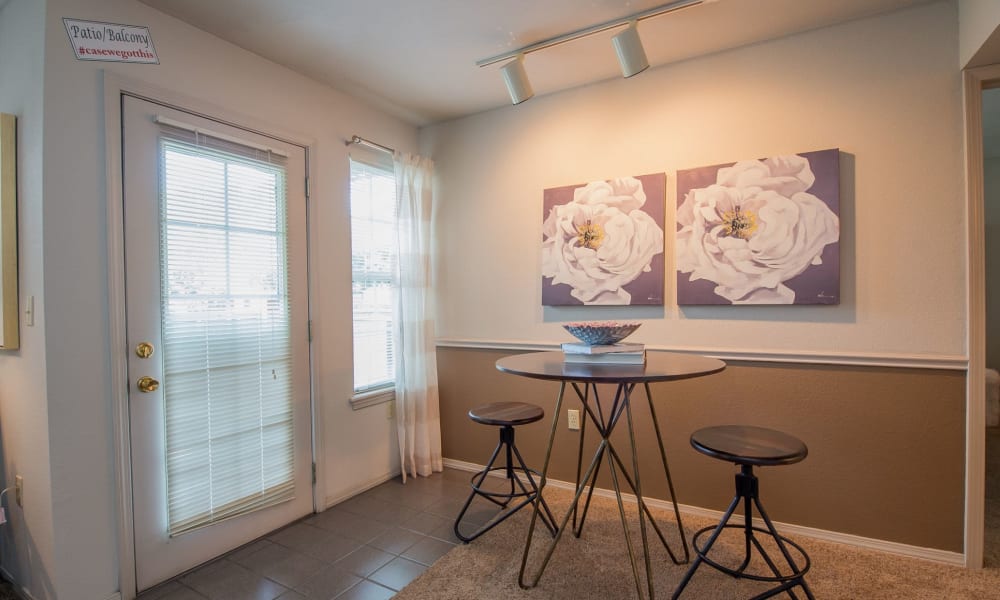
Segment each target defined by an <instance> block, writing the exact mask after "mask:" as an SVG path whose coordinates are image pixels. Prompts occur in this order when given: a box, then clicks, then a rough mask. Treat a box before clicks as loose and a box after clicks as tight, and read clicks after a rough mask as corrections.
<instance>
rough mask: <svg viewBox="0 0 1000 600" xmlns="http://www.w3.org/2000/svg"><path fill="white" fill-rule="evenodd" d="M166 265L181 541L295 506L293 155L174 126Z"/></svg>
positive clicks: (168, 428) (174, 506)
mask: <svg viewBox="0 0 1000 600" xmlns="http://www.w3.org/2000/svg"><path fill="white" fill-rule="evenodd" d="M161 126H162V133H161V137H160V142H159V144H160V170H159V173H160V177H159V179H160V181H159V196H160V198H159V201H160V261H161V265H160V266H161V288H160V298H161V312H160V314H161V320H162V323H161V326H162V336H163V341H162V347H163V359H162V360H163V388H162V389H163V396H164V415H165V423H164V428H165V440H166V467H167V468H166V472H167V496H168V498H167V507H168V513H169V514H168V523H169V533H170V535H171V536H175V535H178V534H180V533H183V532H185V531H190V530H192V529H195V528H198V527H202V526H204V525H207V524H210V523H214V522H217V521H220V520H222V519H226V518H229V517H233V516H236V515H239V514H242V513H245V512H248V511H251V510H256V509H259V508H263V507H266V506H271V505H274V504H277V503H279V502H283V501H286V500H289V499H291V498H292V497H293V490H294V469H293V466H294V464H293V463H294V452H293V429H292V425H293V423H292V416H293V415H292V385H291V379H290V378H291V362H292V353H291V339H290V315H289V297H288V286H287V281H288V260H287V252H286V210H285V206H286V205H285V202H286V199H285V167H284V158H283V157H281V156H278V155H276V154H275V153H272V152H270V151H268V150H266V149H259V148H253V147H249V146H243V145H241V144H239V143H236V142H234V141H232V140H231V139H221V138H216V137H212V136H207V135H204V134H203V133H200V132H196V131H191V130H187V129H183V128H178V127H171V126H169V125H162V124H161Z"/></svg>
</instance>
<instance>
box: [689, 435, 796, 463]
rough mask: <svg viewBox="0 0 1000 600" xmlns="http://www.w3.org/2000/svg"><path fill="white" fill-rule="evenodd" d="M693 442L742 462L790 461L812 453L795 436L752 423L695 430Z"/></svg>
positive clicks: (720, 456) (717, 455) (723, 457)
mask: <svg viewBox="0 0 1000 600" xmlns="http://www.w3.org/2000/svg"><path fill="white" fill-rule="evenodd" d="M691 445H692V446H693V447H694V449H695V450H697V451H698V452H701V453H702V454H705V455H707V456H711V457H712V458H718V459H720V460H725V461H728V462H733V463H736V464H739V465H760V466H770V465H790V464H793V463H797V462H799V461H800V460H802V459H804V458H805V457H806V455H807V454H809V449H808V448H806V445H805V443H804V442H803V441H802V440H800V439H799V438H797V437H795V436H792V435H788V434H787V433H783V432H781V431H775V430H774V429H766V428H764V427H751V426H748V425H719V426H715V427H706V428H704V429H699V430H698V431H695V432H694V433H692V434H691Z"/></svg>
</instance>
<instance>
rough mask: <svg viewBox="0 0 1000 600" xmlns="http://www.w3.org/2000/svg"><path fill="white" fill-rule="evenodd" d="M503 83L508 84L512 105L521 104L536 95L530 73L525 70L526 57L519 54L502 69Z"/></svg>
mask: <svg viewBox="0 0 1000 600" xmlns="http://www.w3.org/2000/svg"><path fill="white" fill-rule="evenodd" d="M500 72H501V73H503V82H504V83H505V84H507V93H508V94H510V101H511V103H512V104H520V103H522V102H524V101H525V100H527V99H528V98H531V97H532V96H534V95H535V92H534V91H533V90H532V89H531V82H530V81H528V73H527V71H525V70H524V55H523V54H518V55H517V56H516V57H515V58H514V60H512V61H510V62H509V63H507V64H505V65H504V66H502V67H500Z"/></svg>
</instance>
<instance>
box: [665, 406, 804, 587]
mask: <svg viewBox="0 0 1000 600" xmlns="http://www.w3.org/2000/svg"><path fill="white" fill-rule="evenodd" d="M691 445H692V446H693V447H694V449H695V450H697V451H698V452H701V453H702V454H705V455H707V456H711V457H712V458H718V459H719V460H725V461H729V462H732V463H735V464H737V465H739V466H740V472H739V473H737V474H736V496H735V497H734V498H733V501H732V502H731V503H730V504H729V508H728V509H727V510H726V514H725V515H723V517H722V520H721V521H720V522H719V524H718V525H717V526H715V527H706V528H704V529H701V530H699V531H698V532H697V533H695V534H694V537H693V538H691V546H692V547H693V548H694V551H695V554H697V557H695V559H694V562H693V563H692V564H691V567H690V568H689V569H688V571H687V573H686V574H685V575H684V579H682V580H681V582H680V584H679V585H678V586H677V589H676V590H675V591H674V595H673V598H674V599H676V598H679V597H680V595H681V592H683V591H684V588H685V587H686V586H687V584H688V582H690V581H691V577H692V576H694V573H695V571H697V570H698V567H700V566H701V563H706V564H708V565H709V566H710V567H713V568H715V569H717V570H719V571H721V572H723V573H726V574H728V575H732V576H733V577H736V578H737V579H739V578H744V579H752V580H755V581H769V582H773V583H777V584H778V585H777V587H774V588H772V589H769V590H767V591H765V592H763V593H761V594H758V595H757V596H754V597H753V599H752V600H758V599H762V598H770V597H772V596H776V595H778V594H780V593H782V592H786V593H787V594H788V595H789V596H791V597H792V598H793V599H795V600H798V597H797V596H796V595H795V593H794V591H793V590H792V588H794V587H796V586H798V587H801V588H802V591H803V592H804V593H805V595H806V597H808V598H809V599H810V600H813V595H812V591H811V590H810V589H809V586H808V585H806V580H805V574H806V572H807V571H809V566H810V561H809V555H808V554H806V551H805V550H803V549H802V546H799V545H798V544H796V543H795V542H793V541H792V540H790V539H788V538H786V537H784V536H782V535H780V534H779V533H778V531H777V530H776V529H775V528H774V524H773V523H771V519H770V518H768V516H767V513H766V512H765V511H764V507H763V506H762V505H761V503H760V495H759V486H758V482H757V476H756V475H754V474H753V468H754V466H764V467H766V466H773V465H790V464H793V463H797V462H799V461H801V460H802V459H804V458H805V457H806V455H807V454H808V453H809V449H808V448H806V445H805V444H804V443H803V442H802V440H800V439H798V438H796V437H794V436H791V435H788V434H787V433H782V432H780V431H775V430H773V429H765V428H763V427H750V426H743V425H722V426H718V427H706V428H704V429H699V430H698V431H695V432H694V433H692V434H691ZM740 501H742V502H743V518H744V522H743V524H742V525H735V524H734V525H730V524H729V519H730V518H731V517H732V516H733V512H734V511H735V510H736V507H737V506H739V504H740ZM754 506H756V507H757V512H758V513H760V517H761V519H762V520H763V521H764V525H765V527H754V526H753V507H754ZM726 528H740V529H743V532H744V540H745V550H744V558H743V562H742V563H741V564H740V565H739V566H738V567H736V568H732V567H726V566H723V565H721V564H719V563H717V562H715V561H713V560H712V559H710V558H708V553H709V551H710V550H711V549H712V546H713V545H714V544H715V542H716V540H718V539H719V536H720V535H721V534H722V532H723V530H725V529H726ZM709 531H711V532H712V535H711V536H709V538H708V541H707V542H706V543H705V545H704V546H703V547H700V548H699V547H698V539H699V538H701V537H702V536H703V535H704V534H706V533H708V532H709ZM757 534H760V535H763V536H766V537H770V538H771V539H772V540H774V543H775V545H776V546H777V547H778V549H779V550H780V551H781V554H782V556H783V557H784V559H785V562H786V563H787V564H788V568H789V569H790V572H789V573H787V574H784V575H783V574H782V573H781V570H780V569H779V568H778V565H777V564H776V563H775V561H774V559H773V558H771V556H770V555H769V554H768V553H767V552H766V551H765V550H764V547H763V546H761V543H760V541H759V540H758V539H757V537H758V535H757ZM789 546H791V547H792V548H794V549H795V551H796V552H797V553H798V554H800V555H801V558H802V559H803V561H804V566H803V567H802V568H799V567H798V565H797V563H796V562H795V560H794V559H793V557H792V553H791V552H789ZM754 548H756V550H757V552H758V553H759V554H760V556H761V558H763V559H764V562H765V563H767V566H768V568H769V569H770V570H771V572H772V573H773V575H758V574H754V573H747V572H746V568H747V567H748V566H749V565H750V559H751V557H752V552H753V549H754Z"/></svg>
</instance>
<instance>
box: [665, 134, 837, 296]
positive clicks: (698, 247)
mask: <svg viewBox="0 0 1000 600" xmlns="http://www.w3.org/2000/svg"><path fill="white" fill-rule="evenodd" d="M677 204H678V206H677V303H678V304H680V305H704V304H838V303H839V302H840V255H839V253H840V218H839V213H840V151H839V150H838V149H832V150H820V151H817V152H803V153H801V154H793V155H788V156H775V157H772V158H765V159H762V160H747V161H741V162H737V163H734V164H728V165H715V166H711V167H700V168H697V169H689V170H685V171H678V172H677Z"/></svg>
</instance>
